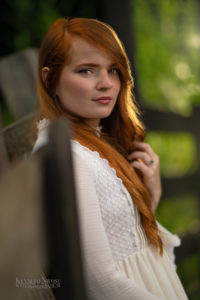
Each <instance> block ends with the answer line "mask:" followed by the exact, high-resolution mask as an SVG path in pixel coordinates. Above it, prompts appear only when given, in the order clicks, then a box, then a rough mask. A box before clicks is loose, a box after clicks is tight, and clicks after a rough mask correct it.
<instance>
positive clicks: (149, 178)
mask: <svg viewBox="0 0 200 300" xmlns="http://www.w3.org/2000/svg"><path fill="white" fill-rule="evenodd" d="M134 146H135V149H136V150H135V151H133V152H132V153H131V154H130V155H129V156H128V159H129V160H130V164H131V165H132V166H133V167H134V168H136V169H138V170H140V171H141V173H142V174H143V178H144V182H145V184H146V186H147V188H148V189H149V192H150V196H151V203H152V210H153V212H155V210H156V207H157V205H158V203H159V200H160V197H161V193H162V188H161V180H160V166H159V157H158V155H156V154H155V153H154V152H153V150H152V148H151V146H150V145H149V144H147V143H143V142H139V141H135V142H134Z"/></svg>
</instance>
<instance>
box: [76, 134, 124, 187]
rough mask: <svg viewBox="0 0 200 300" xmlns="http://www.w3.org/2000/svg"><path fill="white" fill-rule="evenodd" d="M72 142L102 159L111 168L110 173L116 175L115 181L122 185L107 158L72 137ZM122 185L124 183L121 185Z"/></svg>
mask: <svg viewBox="0 0 200 300" xmlns="http://www.w3.org/2000/svg"><path fill="white" fill-rule="evenodd" d="M72 142H73V143H75V144H78V145H79V146H80V147H81V148H83V149H84V150H86V151H88V152H92V153H93V154H94V155H95V156H96V158H98V159H100V160H101V161H103V163H104V164H105V165H106V167H109V168H110V169H111V170H112V173H113V175H114V176H115V177H116V179H117V181H118V182H119V183H120V185H121V186H122V185H123V182H122V180H121V178H120V177H118V176H117V173H116V170H115V169H114V168H112V167H111V166H110V164H109V162H108V160H107V159H106V158H102V157H101V156H100V155H99V152H97V151H93V150H90V149H89V148H87V147H85V146H83V145H82V144H80V143H79V142H78V141H76V140H74V139H72ZM123 187H124V185H123Z"/></svg>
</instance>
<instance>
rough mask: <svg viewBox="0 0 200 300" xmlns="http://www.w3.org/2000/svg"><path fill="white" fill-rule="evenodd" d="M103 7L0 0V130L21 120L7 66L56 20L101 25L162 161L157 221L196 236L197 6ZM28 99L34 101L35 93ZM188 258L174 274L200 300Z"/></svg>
mask: <svg viewBox="0 0 200 300" xmlns="http://www.w3.org/2000/svg"><path fill="white" fill-rule="evenodd" d="M107 2H109V3H107ZM107 2H106V1H105V0H102V1H100V0H99V1H97V0H96V1H95V0H85V1H83V0H78V1H77V0H70V1H64V0H63V1H62V0H60V1H59V0H57V1H56V0H46V1H31V0H1V3H0V20H1V21H0V22H1V26H0V30H1V34H0V36H1V38H0V43H1V45H0V69H1V70H0V108H1V112H2V123H3V127H6V126H8V125H9V124H11V123H13V122H15V121H17V119H18V118H19V114H15V112H14V111H13V109H12V107H11V105H10V102H9V101H8V100H7V93H6V91H7V90H8V89H11V88H10V87H8V86H7V87H5V83H4V82H3V79H5V78H4V77H5V76H4V75H5V74H6V72H7V70H6V69H5V61H6V59H8V58H13V57H14V56H13V55H15V54H18V53H23V51H25V50H26V49H29V50H30V49H34V51H36V52H34V53H37V49H38V48H39V47H40V43H41V39H42V37H43V35H44V33H45V31H46V30H47V28H48V27H49V26H50V24H51V23H52V22H53V21H54V20H55V19H57V18H59V17H61V16H62V17H67V16H69V17H75V16H77V17H92V18H98V19H100V20H102V21H106V22H107V23H109V24H110V25H112V26H113V27H114V29H115V30H116V31H117V32H118V34H119V36H120V38H121V39H122V41H123V43H124V45H125V48H126V50H127V53H128V56H129V58H130V62H131V65H132V71H133V75H134V79H135V94H136V98H137V100H138V102H139V107H140V109H141V111H142V119H143V120H144V123H145V125H146V128H147V132H148V137H147V141H148V142H149V143H150V144H151V145H152V147H153V149H154V151H155V152H157V154H158V155H159V156H160V165H161V175H162V183H163V198H162V201H161V203H160V206H159V209H158V211H157V218H158V220H159V221H160V222H161V223H162V224H163V225H164V226H166V227H167V228H168V229H169V230H171V231H172V232H174V233H177V234H179V235H181V236H187V235H188V236H189V235H190V234H196V232H198V230H199V226H200V221H199V216H200V182H199V174H200V171H199V170H200V156H199V150H200V18H199V14H200V1H198V0H162V1H158V0H127V1H120V0H116V1H113V0H110V1H107ZM123 2H124V3H123ZM1 66H2V68H1ZM7 68H10V72H11V73H12V72H14V73H17V72H18V68H20V65H17V64H16V66H13V65H12V66H9V64H8V67H7ZM33 70H35V69H34V68H33ZM33 72H35V71H33ZM34 74H35V73H34ZM34 76H35V75H34ZM6 84H7V85H8V82H6ZM15 89H16V90H15V91H13V93H16V94H18V93H19V94H20V92H19V91H17V86H16V87H15ZM33 94H34V97H35V99H37V91H36V89H35V90H34V91H33ZM36 102H37V101H36ZM15 105H16V104H15ZM19 105H21V104H20V103H19ZM195 236H196V235H195ZM187 241H190V239H188V240H187ZM192 242H193V240H192ZM192 242H191V243H192ZM186 254H187V255H184V256H183V257H182V256H180V257H181V259H179V260H178V261H177V265H178V273H179V275H180V277H181V280H182V282H183V285H184V286H185V288H186V291H187V293H188V295H189V296H190V299H192V300H197V299H200V255H199V251H196V248H195V247H193V248H192V249H190V251H188V252H187V251H186Z"/></svg>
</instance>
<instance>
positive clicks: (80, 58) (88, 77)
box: [56, 37, 121, 127]
mask: <svg viewBox="0 0 200 300" xmlns="http://www.w3.org/2000/svg"><path fill="white" fill-rule="evenodd" d="M120 85H121V83H120V78H119V74H118V70H117V66H116V64H115V62H114V61H113V60H112V59H111V58H110V57H109V56H108V55H107V54H106V53H105V52H104V51H102V50H100V49H98V48H96V47H94V46H92V45H90V44H89V43H88V42H86V41H85V40H83V39H81V38H78V37H76V38H74V40H73V42H72V46H71V54H70V61H69V63H68V64H67V65H65V66H64V68H63V70H62V72H61V76H60V79H59V82H58V85H57V87H56V94H57V96H58V97H59V99H60V101H61V103H62V105H63V107H64V108H66V109H67V110H68V111H70V112H72V113H73V114H75V115H77V116H80V117H83V118H85V120H86V122H87V123H88V124H89V125H90V126H92V127H96V126H98V125H99V121H100V119H101V118H106V117H108V116H109V115H110V114H111V112H112V110H113V108H114V106H115V103H116V101H117V97H118V95H119V91H120Z"/></svg>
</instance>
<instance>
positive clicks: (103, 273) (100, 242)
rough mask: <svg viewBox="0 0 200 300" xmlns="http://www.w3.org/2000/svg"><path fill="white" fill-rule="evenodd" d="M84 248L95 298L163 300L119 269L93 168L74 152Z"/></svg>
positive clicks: (88, 281)
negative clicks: (108, 234) (94, 179)
mask: <svg viewBox="0 0 200 300" xmlns="http://www.w3.org/2000/svg"><path fill="white" fill-rule="evenodd" d="M73 163H74V172H75V182H76V190H77V206H78V215H79V225H80V236H81V248H82V257H83V268H84V273H85V280H86V288H87V294H88V296H89V299H91V300H113V299H115V300H122V299H123V300H161V299H160V298H158V297H157V296H155V295H153V294H151V293H149V292H148V291H147V290H144V289H143V288H142V287H140V286H138V285H137V284H136V283H135V282H134V281H133V280H131V279H129V278H127V277H126V276H125V275H124V274H122V273H120V271H118V270H117V268H116V264H115V262H114V260H113V257H112V253H111V250H110V247H109V242H108V239H107V236H106V232H105V229H104V225H103V222H102V218H101V212H100V207H99V202H98V198H97V195H96V191H95V185H94V181H93V176H92V172H91V170H90V168H89V166H88V164H86V163H85V161H84V160H83V158H82V157H80V156H79V154H78V153H74V152H73Z"/></svg>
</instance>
